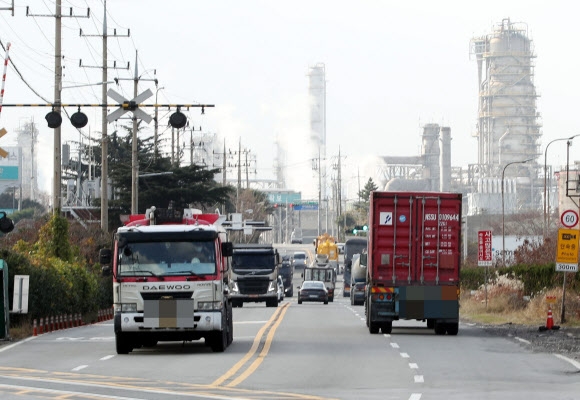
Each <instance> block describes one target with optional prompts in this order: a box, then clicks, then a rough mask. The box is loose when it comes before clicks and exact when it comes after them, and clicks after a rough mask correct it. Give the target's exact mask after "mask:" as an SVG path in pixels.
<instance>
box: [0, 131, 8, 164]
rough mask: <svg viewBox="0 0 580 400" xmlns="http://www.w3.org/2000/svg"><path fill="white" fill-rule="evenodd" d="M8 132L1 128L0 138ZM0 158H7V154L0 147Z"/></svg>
mask: <svg viewBox="0 0 580 400" xmlns="http://www.w3.org/2000/svg"><path fill="white" fill-rule="evenodd" d="M7 133H8V132H7V131H6V129H4V128H2V129H0V138H1V137H2V136H4V135H6V134H7ZM0 157H2V158H6V157H8V152H7V151H6V150H4V149H3V148H2V147H0Z"/></svg>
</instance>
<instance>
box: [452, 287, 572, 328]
mask: <svg viewBox="0 0 580 400" xmlns="http://www.w3.org/2000/svg"><path fill="white" fill-rule="evenodd" d="M546 296H555V297H556V303H555V304H552V305H551V308H552V315H553V318H554V323H555V324H558V325H565V326H580V296H579V295H578V294H577V293H574V292H569V291H567V293H566V312H565V317H566V322H565V323H564V324H563V323H562V322H561V309H562V289H561V288H558V289H550V290H547V291H545V292H542V293H538V294H536V295H535V296H533V297H531V298H526V297H524V296H523V295H522V292H521V290H520V289H518V288H517V287H515V286H505V285H500V286H499V287H498V286H491V285H488V288H487V304H486V296H485V289H484V288H480V289H479V290H476V291H468V290H465V291H463V292H462V295H461V300H460V308H459V314H460V316H461V318H463V319H466V320H469V321H472V322H477V323H482V324H490V325H499V324H506V323H513V324H521V325H539V326H540V325H544V324H545V323H546V319H547V315H548V307H549V305H548V303H547V302H546Z"/></svg>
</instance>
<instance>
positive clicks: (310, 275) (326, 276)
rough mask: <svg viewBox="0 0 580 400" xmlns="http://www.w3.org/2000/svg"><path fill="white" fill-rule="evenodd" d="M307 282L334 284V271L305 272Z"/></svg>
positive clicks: (325, 269) (314, 270)
mask: <svg viewBox="0 0 580 400" xmlns="http://www.w3.org/2000/svg"><path fill="white" fill-rule="evenodd" d="M304 280H305V281H321V282H333V281H334V280H333V270H332V269H331V268H324V269H322V268H321V269H311V268H307V269H306V270H305V271H304Z"/></svg>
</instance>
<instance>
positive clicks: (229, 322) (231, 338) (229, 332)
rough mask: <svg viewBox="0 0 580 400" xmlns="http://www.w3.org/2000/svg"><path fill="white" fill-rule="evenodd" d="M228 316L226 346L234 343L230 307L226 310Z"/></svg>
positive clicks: (232, 316) (232, 317) (232, 319)
mask: <svg viewBox="0 0 580 400" xmlns="http://www.w3.org/2000/svg"><path fill="white" fill-rule="evenodd" d="M227 313H228V314H227V315H228V346H229V345H230V344H232V342H233V341H234V315H233V312H232V306H231V305H230V306H228V308H227Z"/></svg>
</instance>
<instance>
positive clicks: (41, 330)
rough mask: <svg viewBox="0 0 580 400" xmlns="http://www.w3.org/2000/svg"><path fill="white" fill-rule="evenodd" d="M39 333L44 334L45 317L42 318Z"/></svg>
mask: <svg viewBox="0 0 580 400" xmlns="http://www.w3.org/2000/svg"><path fill="white" fill-rule="evenodd" d="M38 331H39V333H40V334H41V335H42V334H43V333H44V319H43V318H40V325H39V327H38Z"/></svg>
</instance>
